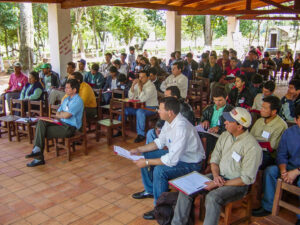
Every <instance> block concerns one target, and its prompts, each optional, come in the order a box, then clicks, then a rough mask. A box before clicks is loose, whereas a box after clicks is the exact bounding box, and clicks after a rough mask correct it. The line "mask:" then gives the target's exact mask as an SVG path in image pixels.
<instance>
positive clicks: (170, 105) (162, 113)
mask: <svg viewBox="0 0 300 225" xmlns="http://www.w3.org/2000/svg"><path fill="white" fill-rule="evenodd" d="M179 111H180V103H179V101H178V99H176V98H174V97H166V98H163V99H162V100H161V101H160V104H159V110H158V113H159V117H160V119H161V120H166V121H168V122H169V123H170V122H172V120H173V119H174V118H175V117H176V116H177V115H178V113H179Z"/></svg>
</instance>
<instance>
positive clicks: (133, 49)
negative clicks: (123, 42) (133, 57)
mask: <svg viewBox="0 0 300 225" xmlns="http://www.w3.org/2000/svg"><path fill="white" fill-rule="evenodd" d="M134 51H135V48H134V47H133V46H130V47H129V52H130V54H134Z"/></svg>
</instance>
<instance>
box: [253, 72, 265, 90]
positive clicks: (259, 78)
mask: <svg viewBox="0 0 300 225" xmlns="http://www.w3.org/2000/svg"><path fill="white" fill-rule="evenodd" d="M251 82H252V85H253V86H254V87H259V86H260V85H261V84H262V82H263V78H262V76H261V75H260V74H257V73H256V74H255V75H254V76H253V77H252V80H251Z"/></svg>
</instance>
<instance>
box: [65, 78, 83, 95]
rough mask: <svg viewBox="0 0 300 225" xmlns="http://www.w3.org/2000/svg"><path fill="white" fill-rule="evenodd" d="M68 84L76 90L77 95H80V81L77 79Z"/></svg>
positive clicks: (69, 81)
mask: <svg viewBox="0 0 300 225" xmlns="http://www.w3.org/2000/svg"><path fill="white" fill-rule="evenodd" d="M66 84H70V86H71V88H72V89H75V88H76V93H79V87H80V84H79V82H78V80H76V79H71V80H67V82H66Z"/></svg>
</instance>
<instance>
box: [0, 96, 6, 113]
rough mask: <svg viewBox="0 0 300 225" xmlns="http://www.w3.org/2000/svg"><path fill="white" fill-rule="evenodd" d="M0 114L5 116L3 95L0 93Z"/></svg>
mask: <svg viewBox="0 0 300 225" xmlns="http://www.w3.org/2000/svg"><path fill="white" fill-rule="evenodd" d="M0 109H1V111H0V115H1V116H5V115H6V107H5V95H0Z"/></svg>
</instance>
